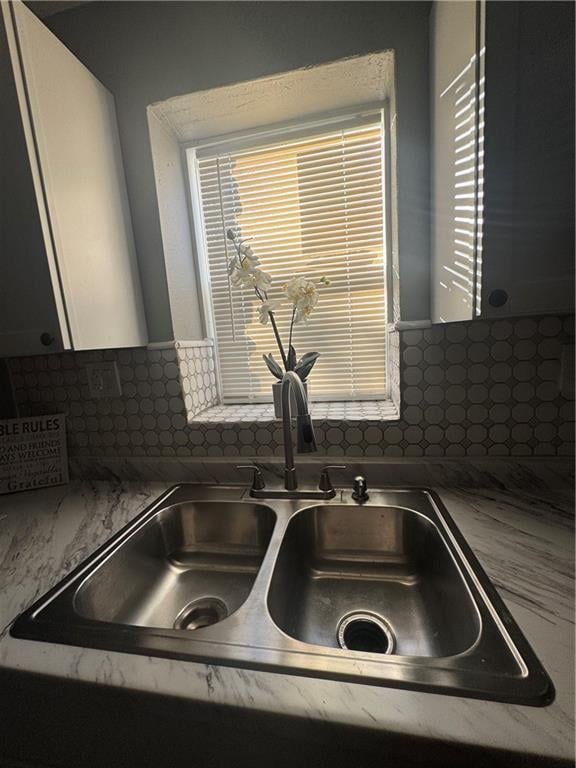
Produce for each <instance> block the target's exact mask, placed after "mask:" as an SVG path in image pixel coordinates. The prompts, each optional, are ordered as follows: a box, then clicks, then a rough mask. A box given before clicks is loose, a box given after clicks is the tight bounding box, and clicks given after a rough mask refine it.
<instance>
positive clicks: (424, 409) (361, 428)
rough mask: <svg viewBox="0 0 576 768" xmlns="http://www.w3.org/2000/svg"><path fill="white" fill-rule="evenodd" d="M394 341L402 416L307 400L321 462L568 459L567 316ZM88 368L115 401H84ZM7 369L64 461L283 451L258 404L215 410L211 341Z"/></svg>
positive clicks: (450, 328) (436, 330)
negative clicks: (58, 425) (53, 416)
mask: <svg viewBox="0 0 576 768" xmlns="http://www.w3.org/2000/svg"><path fill="white" fill-rule="evenodd" d="M393 343H395V344H396V349H395V350H394V351H395V352H396V353H397V355H399V359H400V362H399V366H398V367H397V368H396V370H395V371H391V374H390V375H391V380H392V381H393V384H394V385H395V387H394V388H395V390H396V392H395V397H394V398H393V400H397V398H398V390H399V392H400V410H401V418H400V419H393V416H394V408H393V407H392V406H390V407H387V406H382V405H380V406H379V411H374V410H373V409H374V406H373V405H372V406H369V408H370V410H363V409H362V407H361V406H359V405H357V404H348V405H347V407H346V408H344V410H334V409H332V407H331V406H330V407H328V406H327V405H326V404H320V403H319V404H317V405H315V404H312V413H313V415H314V410H315V409H316V418H315V422H316V429H317V437H318V443H319V450H320V451H321V452H322V453H324V454H325V455H330V456H342V455H348V456H357V457H362V456H391V457H400V456H405V457H419V456H432V457H434V456H435V457H440V456H448V457H457V456H556V455H572V454H573V450H574V401H573V399H572V395H571V391H570V390H571V389H572V386H569V387H566V386H564V387H563V386H562V381H566V380H567V379H568V380H570V378H571V377H572V380H573V371H563V369H562V368H563V366H566V365H569V364H570V363H567V362H566V361H570V359H571V358H570V355H569V354H567V349H568V348H570V347H571V346H573V344H574V317H573V316H566V317H553V316H546V317H524V318H518V319H515V320H495V321H484V320H483V321H474V322H468V323H455V324H450V325H444V326H433V327H431V328H429V329H426V330H408V331H402V332H400V333H398V334H395V338H394V339H393ZM97 360H112V361H116V363H117V365H118V370H119V375H120V380H121V384H122V395H121V397H117V398H111V399H107V398H100V399H94V398H92V397H90V392H89V389H88V384H87V376H86V370H85V365H86V363H87V362H93V361H97ZM9 370H10V375H11V379H12V385H13V389H14V394H15V397H16V401H17V404H18V408H19V412H20V414H21V415H28V414H37V413H48V412H65V413H67V414H68V438H69V451H70V454H71V455H72V456H78V457H81V456H92V457H97V456H148V457H154V456H165V457H169V456H198V457H210V456H213V457H221V456H231V457H233V456H254V457H259V456H279V455H281V454H282V430H281V425H280V424H279V422H277V421H274V420H273V419H272V418H271V412H270V409H267V408H266V407H265V406H264V407H259V410H258V409H256V410H254V411H253V415H251V412H250V411H249V410H248V411H246V412H244V413H242V415H241V416H237V421H230V420H229V419H231V418H234V415H233V408H232V411H230V410H228V411H227V412H226V411H225V409H219V410H216V408H217V402H218V399H217V389H216V372H215V363H214V350H213V347H212V345H211V343H210V342H206V343H202V344H193V345H186V344H177V345H176V348H174V349H128V350H108V351H102V352H79V353H64V354H57V355H44V356H38V357H27V358H15V359H12V360H10V361H9ZM247 408H248V407H247ZM367 408H368V406H367ZM207 409H208V410H207ZM203 413H204V414H205V416H204V417H203V415H202V414H203ZM224 413H226V415H222V416H221V418H222V420H220V421H219V420H215V419H218V418H220V417H219V414H224ZM377 413H384V416H380V417H378V416H377V415H375V414H377ZM246 414H248V416H246ZM224 419H225V420H224ZM384 419H387V420H384ZM392 419H393V420H392Z"/></svg>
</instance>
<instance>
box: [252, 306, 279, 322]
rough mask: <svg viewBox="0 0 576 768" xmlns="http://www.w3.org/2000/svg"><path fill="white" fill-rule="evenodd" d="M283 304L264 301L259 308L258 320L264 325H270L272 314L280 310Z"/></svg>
mask: <svg viewBox="0 0 576 768" xmlns="http://www.w3.org/2000/svg"><path fill="white" fill-rule="evenodd" d="M281 303H282V302H280V301H263V302H262V304H260V306H259V307H258V319H259V320H260V322H261V323H262V325H268V321H269V320H270V312H272V313H274V312H276V310H277V309H278V307H279V306H280V304H281Z"/></svg>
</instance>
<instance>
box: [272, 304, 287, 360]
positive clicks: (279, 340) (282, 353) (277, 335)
mask: <svg viewBox="0 0 576 768" xmlns="http://www.w3.org/2000/svg"><path fill="white" fill-rule="evenodd" d="M268 315H269V316H270V323H271V324H272V330H273V331H274V336H276V343H277V344H278V349H279V350H280V354H281V355H282V362H283V363H284V370H285V371H287V370H288V360H287V358H286V353H285V352H284V347H283V346H282V340H281V339H280V334H279V333H278V326H277V325H276V320H275V319H274V315H273V313H272V312H268Z"/></svg>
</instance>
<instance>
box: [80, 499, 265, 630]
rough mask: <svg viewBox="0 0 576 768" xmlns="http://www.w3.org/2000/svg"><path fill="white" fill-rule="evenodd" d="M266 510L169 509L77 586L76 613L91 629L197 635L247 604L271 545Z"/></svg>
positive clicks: (195, 505)
mask: <svg viewBox="0 0 576 768" xmlns="http://www.w3.org/2000/svg"><path fill="white" fill-rule="evenodd" d="M274 521H275V515H274V513H273V512H272V510H271V509H269V508H268V507H266V506H258V505H256V504H239V503H234V502H221V503H220V504H214V503H213V502H209V501H197V502H187V503H181V504H174V505H173V506H170V507H168V508H167V509H162V510H160V511H159V512H158V513H157V514H156V515H154V516H153V517H152V518H151V519H150V520H149V522H148V523H147V525H144V526H142V527H141V528H140V529H139V530H138V531H136V532H135V533H134V534H133V535H132V536H131V537H130V538H129V539H128V541H127V542H126V543H125V544H124V545H123V546H122V547H120V548H118V549H117V550H116V551H115V552H114V553H113V554H111V555H110V557H108V558H107V559H106V560H105V561H104V562H103V563H102V565H100V567H99V568H98V569H97V570H96V571H95V572H94V573H93V574H91V575H90V576H88V578H87V579H86V580H85V581H84V582H83V583H82V585H81V586H80V588H79V589H78V592H77V593H76V594H75V596H74V608H75V609H76V611H77V612H78V613H79V614H80V615H81V616H84V617H86V618H88V619H94V620H96V621H107V622H116V623H118V624H132V625H135V626H142V627H165V628H173V627H176V628H179V629H189V630H192V629H199V628H201V627H204V626H209V625H210V624H215V623H217V622H218V621H222V620H223V619H225V618H227V617H228V616H230V615H231V614H232V613H234V612H235V611H236V610H237V609H238V608H239V607H240V606H241V605H242V603H244V601H245V600H246V598H247V597H248V595H249V593H250V590H251V588H252V585H253V583H254V579H255V578H256V574H257V573H258V570H259V568H260V566H261V564H262V560H263V558H264V553H265V552H266V548H267V547H268V544H269V542H270V537H271V535H272V530H273V528H274Z"/></svg>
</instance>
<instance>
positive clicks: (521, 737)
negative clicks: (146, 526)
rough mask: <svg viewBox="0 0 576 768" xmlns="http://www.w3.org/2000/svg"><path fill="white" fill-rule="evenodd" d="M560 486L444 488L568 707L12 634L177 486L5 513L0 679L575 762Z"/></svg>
mask: <svg viewBox="0 0 576 768" xmlns="http://www.w3.org/2000/svg"><path fill="white" fill-rule="evenodd" d="M440 474H441V473H440ZM562 474H563V472H560V473H559V474H558V475H555V474H554V472H553V471H548V473H547V474H546V479H545V480H543V479H542V478H539V479H538V478H536V477H533V479H532V482H531V483H529V482H526V483H525V485H526V487H529V488H530V489H531V490H529V491H527V490H525V491H522V490H519V489H518V488H516V489H515V490H513V491H505V490H502V489H499V488H497V487H487V488H478V487H476V488H475V489H474V490H472V489H469V488H468V489H467V488H465V487H463V486H462V487H454V488H446V487H438V488H437V490H438V491H439V493H440V495H441V497H442V499H443V500H444V502H445V504H446V506H447V508H448V510H449V511H450V513H451V515H452V516H453V518H454V519H455V521H456V523H457V524H458V526H459V527H460V529H461V531H462V532H463V534H464V535H465V537H466V539H467V541H468V543H469V544H470V545H471V547H472V548H473V550H474V551H475V553H476V555H477V556H478V558H479V559H480V561H481V563H482V565H483V566H484V568H485V569H486V571H487V572H488V574H489V576H490V577H491V578H492V580H493V582H494V584H495V585H496V586H497V588H498V589H499V591H500V594H501V595H502V597H503V598H504V600H505V601H506V603H507V605H508V608H509V609H510V610H511V612H512V614H513V615H514V617H515V619H516V620H517V622H518V623H519V625H520V627H521V629H522V630H523V632H524V633H525V635H526V637H527V638H528V640H529V642H530V644H531V645H532V647H533V648H534V650H535V651H536V653H537V655H538V656H539V658H540V660H541V661H542V663H543V664H544V666H545V668H546V669H547V671H548V673H549V674H550V676H551V677H552V679H553V681H554V684H555V687H556V694H557V695H556V700H555V701H554V703H553V704H552V705H550V706H548V707H544V708H534V707H521V706H515V705H510V704H499V703H495V702H484V701H477V700H473V699H464V698H457V697H452V696H446V695H437V694H429V693H419V692H414V691H405V690H393V689H390V688H379V687H374V686H368V685H366V686H364V685H359V684H352V683H342V682H332V681H324V680H318V679H311V678H304V677H296V676H290V675H282V674H274V673H269V672H255V671H248V670H243V669H235V668H230V667H215V666H211V665H205V664H200V663H190V662H183V661H174V660H167V659H160V658H147V657H143V656H136V655H129V654H121V653H115V652H106V651H101V650H95V649H82V648H74V647H70V646H61V645H56V644H50V643H39V642H32V641H26V640H19V639H15V638H12V637H11V636H10V635H9V633H8V625H9V623H10V622H11V621H12V619H13V618H14V617H15V616H16V615H17V614H18V613H19V612H20V611H22V610H23V609H24V608H26V607H27V606H28V605H30V603H31V602H32V601H33V600H34V599H35V598H37V597H39V596H40V595H42V594H43V593H44V592H45V591H46V590H47V589H48V588H50V587H51V586H53V585H54V584H55V583H57V582H58V581H59V580H60V579H61V578H62V577H63V576H64V575H65V574H66V573H67V572H68V571H70V570H71V569H72V568H73V567H74V566H76V565H77V564H78V563H79V562H81V561H82V560H83V559H84V558H86V557H87V556H88V555H89V554H90V553H91V552H92V551H93V550H94V549H95V548H96V547H97V546H98V545H100V544H101V543H102V542H103V541H105V540H106V539H107V538H109V536H110V535H112V533H114V532H115V531H116V530H118V529H120V528H121V527H122V526H123V525H124V524H125V523H126V522H127V521H128V520H130V519H131V518H133V517H134V516H135V515H136V514H137V513H138V512H139V511H140V510H142V509H143V508H144V507H145V506H147V505H148V504H149V503H150V502H151V501H152V500H153V499H154V498H155V497H157V496H158V495H159V494H160V493H161V492H162V491H163V490H164V488H166V487H167V485H169V483H167V482H166V481H153V482H149V481H139V482H130V483H126V482H113V481H109V482H107V481H98V482H79V481H78V482H75V483H73V484H72V485H70V486H68V487H64V488H54V489H50V490H45V491H41V492H27V493H23V494H19V495H14V496H7V497H3V498H2V499H0V583H1V584H2V591H1V593H0V627H1V628H2V631H1V634H0V666H2V667H5V668H10V669H17V670H23V671H31V672H37V673H44V674H49V675H57V676H61V677H64V678H68V679H78V680H84V681H88V682H95V683H104V684H108V685H112V686H124V687H128V688H131V689H135V690H145V691H156V692H158V693H162V694H165V695H171V696H175V697H183V698H189V699H199V700H203V701H213V702H215V703H218V704H228V705H232V706H241V707H245V708H248V709H253V710H260V711H267V712H276V713H279V714H283V715H286V716H291V717H296V718H307V719H308V720H329V721H332V722H336V723H338V722H341V723H343V724H344V723H345V724H348V725H357V726H362V727H363V728H366V729H376V730H379V731H380V730H385V731H388V732H391V733H395V734H406V735H412V736H418V735H421V736H427V737H429V738H437V739H441V740H445V741H449V742H458V743H461V744H474V745H485V746H491V747H495V748H502V749H509V750H515V751H518V752H526V753H528V754H540V755H547V756H553V757H563V758H566V759H572V758H573V752H574V747H573V739H574V717H573V712H574V691H573V688H574V686H573V680H574V669H573V667H574V592H573V535H572V531H573V512H572V499H571V497H572V493H571V491H570V490H569V489H567V488H566V485H564V486H563V487H561V485H562V484H561V483H560V482H559V481H558V477H560V476H561V475H562ZM555 477H556V480H555V481H554V482H551V480H553V479H554V478H555ZM422 484H423V485H424V484H425V483H422ZM397 485H399V483H397ZM436 485H444V483H437V484H436ZM490 485H492V486H493V484H490ZM496 485H498V483H496Z"/></svg>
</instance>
